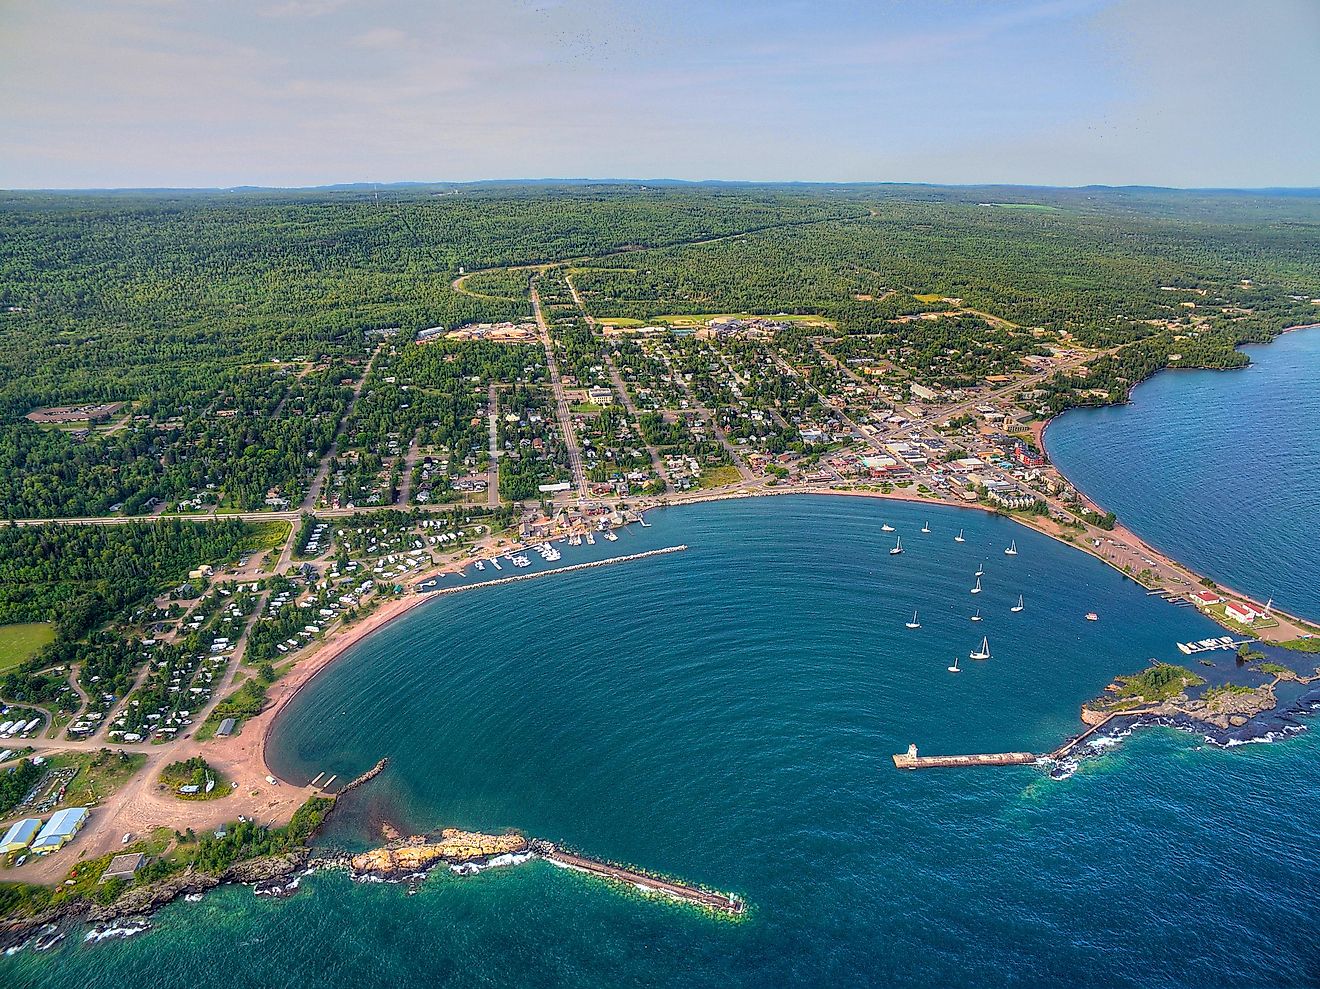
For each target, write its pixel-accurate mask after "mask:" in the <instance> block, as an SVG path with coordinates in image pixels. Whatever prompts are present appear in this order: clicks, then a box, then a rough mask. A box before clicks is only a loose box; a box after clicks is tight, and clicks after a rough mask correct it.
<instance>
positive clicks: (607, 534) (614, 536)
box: [605, 529, 619, 542]
mask: <svg viewBox="0 0 1320 989" xmlns="http://www.w3.org/2000/svg"><path fill="white" fill-rule="evenodd" d="M605 538H606V539H608V540H609V541H610V542H614V541H615V540H617V539H618V538H619V537H618V535H617V534H615V532H614V530H613V529H606V530H605Z"/></svg>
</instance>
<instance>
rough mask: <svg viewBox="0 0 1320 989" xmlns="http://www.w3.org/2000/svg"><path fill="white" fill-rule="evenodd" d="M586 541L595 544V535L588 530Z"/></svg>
mask: <svg viewBox="0 0 1320 989" xmlns="http://www.w3.org/2000/svg"><path fill="white" fill-rule="evenodd" d="M587 542H588V543H589V544H590V545H592V546H595V545H596V537H595V535H593V534H592V533H590V532H588V533H587Z"/></svg>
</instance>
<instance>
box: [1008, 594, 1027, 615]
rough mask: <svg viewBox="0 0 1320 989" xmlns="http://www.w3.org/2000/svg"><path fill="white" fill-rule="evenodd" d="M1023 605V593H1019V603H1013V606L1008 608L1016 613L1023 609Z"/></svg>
mask: <svg viewBox="0 0 1320 989" xmlns="http://www.w3.org/2000/svg"><path fill="white" fill-rule="evenodd" d="M1022 607H1023V603H1022V595H1021V594H1019V595H1018V603H1017V604H1015V605H1013V607H1011V608H1009V609H1008V610H1009V611H1012V612H1014V613H1016V612H1019V611H1021V610H1022Z"/></svg>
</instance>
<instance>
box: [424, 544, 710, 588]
mask: <svg viewBox="0 0 1320 989" xmlns="http://www.w3.org/2000/svg"><path fill="white" fill-rule="evenodd" d="M686 549H687V544H686V543H681V544H679V545H678V546H666V547H665V548H664V549H648V550H647V551H646V552H644V553H629V554H628V555H627V556H611V557H610V558H609V559H607V560H592V561H591V562H590V563H574V564H573V565H572V566H568V567H556V568H555V569H553V570H538V571H536V572H535V573H522V574H518V575H517V576H516V577H500V578H497V579H496V580H484V581H482V582H481V583H478V584H463V585H462V586H460V587H444V588H440V589H439V590H434V591H425V592H424V593H426V594H433V595H441V594H459V593H461V592H463V591H471V590H475V589H476V588H478V587H498V586H499V585H501V584H513V583H515V582H517V581H520V580H536V579H537V578H538V577H549V576H551V575H552V574H559V573H570V572H572V571H574V570H589V569H590V568H592V567H608V566H610V565H611V564H614V563H631V562H632V561H633V560H645V559H647V558H648V557H652V556H665V555H667V554H669V553H681V552H683V551H684V550H686ZM417 589H418V591H421V590H422V587H421V585H420V584H419V585H418V587H417Z"/></svg>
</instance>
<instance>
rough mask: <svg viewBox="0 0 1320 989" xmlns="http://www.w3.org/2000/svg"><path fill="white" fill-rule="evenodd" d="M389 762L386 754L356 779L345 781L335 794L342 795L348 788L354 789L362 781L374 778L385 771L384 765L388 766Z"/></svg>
mask: <svg viewBox="0 0 1320 989" xmlns="http://www.w3.org/2000/svg"><path fill="white" fill-rule="evenodd" d="M389 764H390V757H389V756H386V757H385V758H383V759H381V760H380V762H378V763H376V765H374V766H372V767H371V768H370V769H368V770H367V771H366V772H365V773H363V774H362V775H361V776H359V777H358V778H357V779H355V780H352V781H350V782H348V783H346V784H345V785H344V786H343V787H341V788H340V790H339V792H338V793H336V794H335V796H337V797H342V796H343V795H344V794H345V793H347V792H348V791H349V790H355V789H357V788H358V787H359V786H361V785H362V784H363V783H366V782H368V781H370V780H374V779H375V778H376V777H377V776H379V775H380V774H381V773H383V772H384V771H385V767H386V766H388V765H389ZM332 778H333V777H332Z"/></svg>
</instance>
